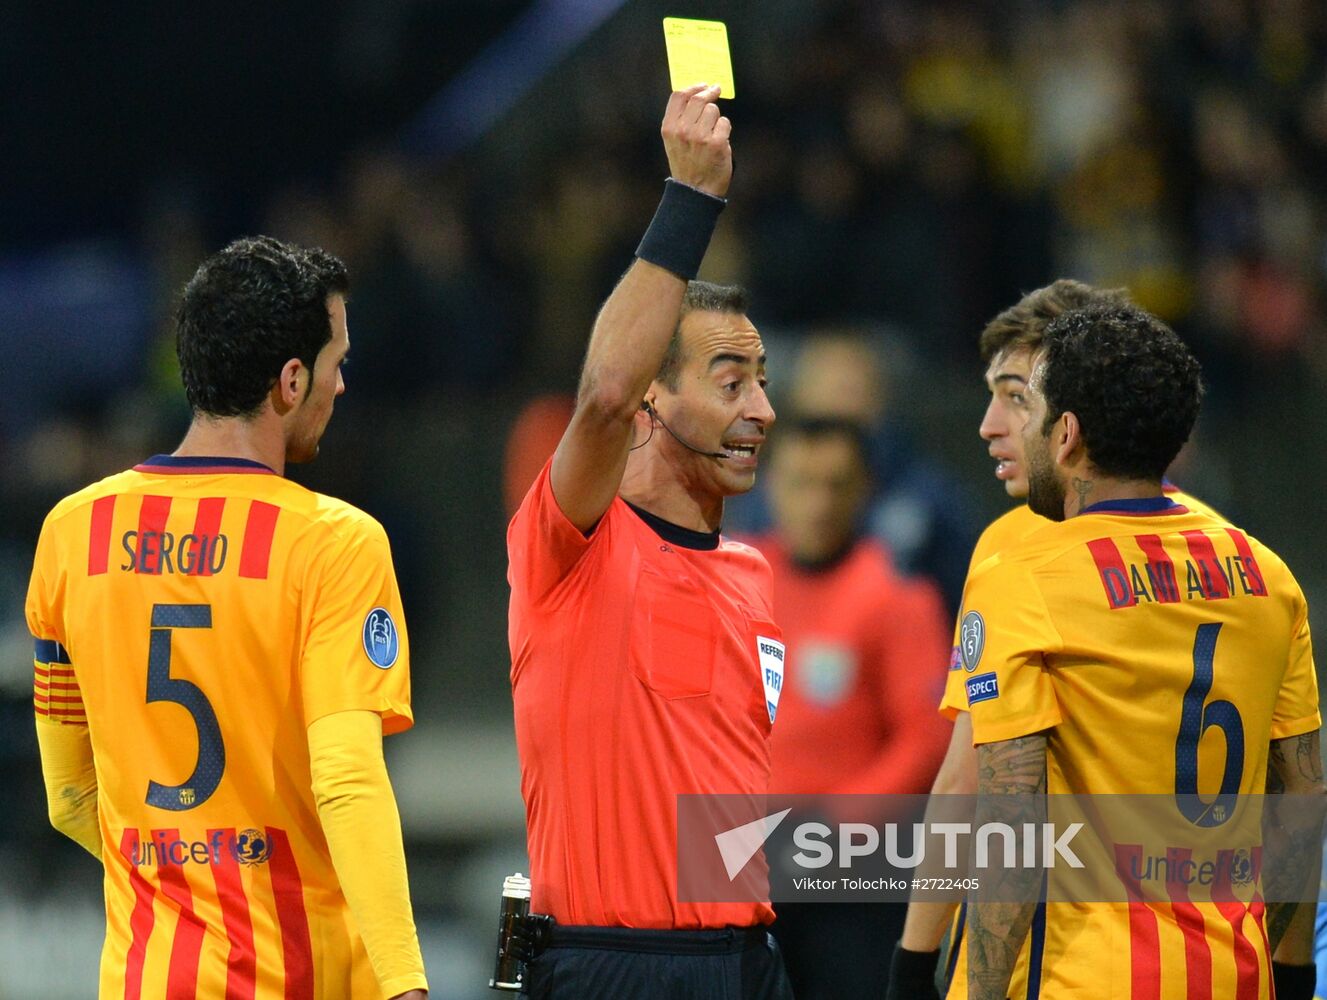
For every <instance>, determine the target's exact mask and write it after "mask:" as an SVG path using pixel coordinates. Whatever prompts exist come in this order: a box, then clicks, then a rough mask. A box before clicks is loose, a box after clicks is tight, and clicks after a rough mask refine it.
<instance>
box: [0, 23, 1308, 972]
mask: <svg viewBox="0 0 1327 1000" xmlns="http://www.w3.org/2000/svg"><path fill="white" fill-rule="evenodd" d="M665 15H679V16H698V17H722V18H723V19H725V20H726V21H727V22H728V25H729V34H730V39H731V42H732V50H733V61H734V67H735V71H736V79H737V85H738V96H737V99H736V100H734V101H732V102H731V103H730V104H728V105H727V106H726V112H727V113H728V114H729V115H730V117H731V118H732V120H733V122H734V130H733V144H734V149H735V157H736V175H735V180H734V183H733V187H732V191H731V205H730V207H729V209H728V211H727V212H726V213H725V215H724V217H723V220H722V222H721V225H720V229H719V232H718V234H717V236H716V238H715V241H714V243H713V245H712V248H711V251H710V254H709V257H708V258H707V262H706V267H705V271H704V272H703V275H702V276H703V277H707V278H710V279H712V280H718V281H724V282H739V283H741V284H743V285H745V286H747V287H748V288H749V289H750V290H751V292H752V295H753V301H754V306H753V311H752V316H753V319H754V320H755V322H756V324H757V326H758V327H759V328H760V329H761V330H762V332H763V333H764V334H765V336H766V339H767V343H768V345H769V347H770V358H771V360H770V369H771V377H772V380H773V390H774V392H775V394H776V395H775V399H776V403H778V402H780V401H781V400H786V399H788V398H789V397H790V396H791V395H792V393H793V390H794V386H793V385H792V379H793V374H792V373H793V372H794V371H795V370H796V365H797V356H798V351H799V347H800V345H801V344H802V343H803V342H804V341H805V340H806V338H807V337H808V336H810V335H813V334H824V333H832V334H844V333H848V334H853V335H856V336H859V337H864V338H866V340H867V342H868V343H869V344H870V345H872V349H873V350H874V351H875V352H876V359H875V360H876V363H877V364H878V365H879V366H880V370H881V372H882V379H881V380H880V381H879V382H878V383H877V384H876V385H875V387H874V389H873V392H874V395H872V397H871V399H870V400H869V402H863V403H862V406H863V415H864V416H867V417H869V418H870V419H872V420H874V421H875V422H876V423H877V428H876V430H877V435H878V438H877V439H878V440H879V441H882V442H884V444H882V446H881V449H880V451H879V454H878V455H877V458H878V463H877V469H876V472H877V475H878V477H879V479H880V482H879V486H880V488H881V490H882V491H883V492H884V493H885V494H886V495H889V496H891V498H892V502H891V503H890V504H885V505H883V506H881V507H880V508H879V509H878V510H877V513H878V514H879V517H880V519H881V523H880V524H879V525H876V527H878V528H879V529H880V532H879V533H880V534H881V535H882V537H885V538H886V539H888V540H889V542H890V544H891V546H892V547H893V548H894V549H895V554H896V558H897V561H898V562H899V563H900V565H901V566H903V567H904V568H905V569H907V570H909V571H912V572H915V573H919V574H927V575H932V576H934V577H935V578H936V580H937V582H938V583H939V585H940V587H941V589H942V590H943V591H944V592H945V594H946V596H948V597H949V600H950V602H951V603H952V602H953V601H954V600H956V594H955V589H956V587H957V586H958V585H959V584H961V578H962V572H963V566H964V565H965V564H966V559H967V553H968V551H969V550H970V545H971V542H972V540H973V539H975V537H976V534H977V533H978V532H979V531H980V529H981V527H982V526H983V525H984V523H985V522H986V520H988V519H989V518H990V517H992V516H994V515H995V514H997V513H998V512H1000V511H1001V510H1002V509H1004V507H1005V506H1006V505H1007V500H1006V499H1005V498H1004V495H1003V491H1002V490H1001V489H1000V487H999V485H998V484H997V483H996V482H995V481H994V479H993V477H992V475H991V473H992V463H991V462H990V460H989V459H988V458H987V456H986V454H985V446H984V445H983V443H982V442H981V441H980V440H979V439H978V437H977V434H976V428H977V424H978V421H979V420H980V416H981V412H982V409H983V407H984V405H985V404H984V399H985V392H984V389H983V387H982V384H981V375H982V369H981V365H980V362H979V360H978V358H977V353H976V337H977V333H978V332H979V331H980V329H981V327H982V325H983V324H984V323H985V321H986V320H987V319H989V318H990V317H991V316H993V315H994V314H995V313H996V312H998V311H999V310H1001V309H1003V308H1004V307H1006V306H1008V305H1010V304H1012V303H1013V302H1014V301H1015V300H1016V299H1017V298H1018V297H1019V295H1020V294H1022V293H1023V292H1025V291H1028V290H1030V289H1032V288H1035V287H1038V286H1041V285H1044V284H1047V283H1048V282H1050V281H1051V280H1052V279H1054V278H1056V277H1075V278H1078V279H1081V280H1083V281H1087V282H1091V283H1093V284H1098V285H1102V286H1107V287H1124V288H1127V289H1128V290H1129V291H1130V293H1131V294H1132V295H1133V296H1134V297H1135V298H1136V300H1137V301H1138V302H1139V303H1140V304H1142V305H1144V306H1145V307H1147V308H1149V309H1151V310H1153V311H1155V312H1156V313H1157V314H1159V315H1160V316H1162V317H1163V318H1165V319H1166V320H1168V321H1169V322H1170V323H1172V324H1173V325H1174V326H1175V327H1176V329H1177V330H1179V331H1180V333H1181V334H1182V335H1183V336H1185V337H1186V338H1187V339H1188V340H1189V342H1190V343H1191V344H1192V345H1193V346H1194V348H1195V350H1196V351H1197V352H1198V354H1199V355H1200V357H1201V359H1202V361H1203V363H1204V366H1205V370H1206V373H1207V378H1208V381H1209V383H1210V394H1209V396H1208V400H1207V404H1206V407H1205V411H1204V414H1203V417H1202V419H1201V422H1200V426H1199V430H1198V434H1197V438H1196V440H1195V442H1194V444H1193V445H1192V446H1191V447H1190V448H1189V449H1188V450H1187V451H1186V452H1185V454H1184V455H1183V456H1182V459H1181V462H1180V464H1179V467H1178V468H1177V469H1176V470H1175V474H1174V478H1176V479H1177V480H1178V481H1180V482H1181V483H1182V484H1183V485H1184V486H1185V488H1187V489H1189V490H1190V491H1192V492H1194V493H1196V494H1198V495H1200V496H1202V497H1203V498H1204V499H1206V500H1208V501H1209V502H1211V503H1212V504H1214V505H1216V506H1217V507H1219V508H1221V509H1223V510H1224V511H1226V512H1227V513H1228V514H1230V515H1231V516H1232V517H1233V518H1235V519H1237V520H1239V521H1241V522H1242V523H1243V524H1244V525H1245V526H1246V527H1247V528H1248V529H1249V530H1250V531H1252V532H1253V533H1254V534H1256V535H1258V536H1259V537H1261V538H1262V539H1263V540H1265V541H1267V542H1268V543H1270V544H1271V545H1272V546H1273V547H1274V548H1276V549H1278V550H1279V551H1280V552H1281V553H1282V554H1283V555H1284V556H1285V558H1286V559H1287V561H1288V562H1289V563H1290V565H1291V567H1292V568H1293V569H1294V571H1295V572H1296V574H1297V575H1298V577H1299V579H1300V581H1301V583H1302V584H1303V586H1304V588H1305V590H1306V591H1307V592H1308V594H1309V598H1310V602H1311V604H1312V603H1313V602H1314V601H1315V599H1316V600H1318V601H1321V600H1323V599H1327V568H1325V567H1327V533H1325V532H1323V531H1322V530H1321V527H1320V525H1321V520H1322V517H1323V514H1324V506H1323V499H1322V497H1323V492H1324V491H1323V487H1324V486H1325V485H1327V473H1324V468H1323V458H1322V456H1323V454H1324V451H1325V450H1327V413H1325V412H1324V407H1323V405H1322V402H1321V397H1322V393H1323V390H1324V388H1325V387H1327V330H1325V329H1324V315H1325V314H1324V309H1323V294H1324V290H1327V216H1325V213H1327V186H1324V184H1323V178H1324V177H1325V176H1327V7H1324V6H1323V5H1322V4H1320V3H1315V2H1311V0H1260V2H1256V3H1255V2H1245V0H1187V2H1179V0H1133V2H1117V3H1116V2H1101V0H1009V2H1004V3H999V4H994V3H975V2H973V3H956V2H950V3H945V2H931V0H927V2H920V0H890V2H888V3H879V2H866V0H759V2H756V0H750V2H725V3H712V4H709V5H704V4H700V3H697V2H693V0H679V2H677V3H668V4H663V3H659V2H654V0H648V2H647V0H639V2H637V0H626V2H624V0H534V2H527V0H446V2H440V0H432V2H426V0H374V2H372V3H369V2H366V0H321V2H318V3H313V2H312V0H289V2H286V3H282V4H276V5H272V4H261V3H254V2H241V3H238V4H228V5H224V6H222V7H210V8H200V7H197V5H183V6H181V5H173V4H167V3H165V2H164V0H149V2H146V3H141V4H135V5H133V8H132V10H129V9H124V8H119V7H114V6H111V5H101V6H100V7H98V6H95V5H86V4H83V5H75V4H66V3H59V2H57V3H47V4H37V3H35V2H32V0H22V2H19V3H17V4H7V5H5V7H4V9H3V12H0V69H2V70H3V76H4V79H5V82H6V92H7V95H8V96H7V98H6V100H5V101H4V102H0V134H3V135H4V136H5V137H6V140H7V141H6V143H5V146H6V149H5V153H4V156H3V157H0V178H3V183H0V511H2V512H3V516H0V654H2V655H0V997H24V998H27V997H51V998H57V997H84V996H91V995H92V992H93V988H92V985H91V984H92V983H93V982H94V974H93V970H94V969H95V964H96V951H97V948H98V946H99V938H100V931H101V910H100V907H101V898H100V892H99V884H98V878H97V870H96V866H95V863H94V862H92V861H91V859H89V858H87V857H86V856H85V855H81V854H80V852H79V850H78V849H77V848H76V847H74V846H73V845H72V844H71V843H66V842H62V840H61V838H59V836H58V835H57V834H55V833H54V832H53V831H52V830H50V829H49V828H48V827H47V825H46V819H45V809H44V799H43V793H42V786H41V781H40V774H39V769H38V764H37V759H36V746H35V739H34V737H33V735H32V724H31V721H30V717H31V711H32V710H31V671H30V669H29V664H30V662H31V661H30V651H31V646H30V640H29V638H28V636H27V632H26V628H25V626H24V622H23V614H22V607H23V596H24V592H25V588H26V584H27V577H28V572H29V569H30V561H31V555H32V547H33V543H34V540H35V538H36V535H37V531H38V529H39V527H40V524H41V519H42V517H43V515H44V514H45V512H46V510H47V509H49V507H50V506H51V505H52V504H53V503H54V502H55V501H56V500H57V499H59V498H60V497H61V496H63V495H64V494H66V493H68V492H71V491H73V490H75V489H77V488H79V487H81V486H83V485H85V484H86V483H87V482H90V481H92V480H94V479H96V478H99V477H101V476H103V475H106V474H109V473H112V472H115V471H119V470H120V469H122V468H125V467H127V466H129V465H132V464H134V463H135V462H136V461H138V460H140V459H141V458H143V457H144V456H146V455H149V454H153V453H156V452H168V451H170V450H172V448H173V447H174V446H175V444H176V442H177V440H178V438H179V437H180V435H181V434H182V432H183V429H184V427H185V426H186V424H187V420H188V412H187V408H186V406H185V404H184V401H183V394H182V391H181V390H180V388H179V385H178V378H177V373H176V369H175V363H174V355H173V342H172V336H171V329H170V316H171V311H172V306H173V299H174V295H175V294H176V292H177V290H178V289H179V287H180V286H181V285H182V283H183V282H184V280H186V279H187V277H188V276H189V275H190V274H191V273H192V270H193V269H194V267H195V266H196V265H197V263H198V262H199V261H200V260H201V259H202V257H204V256H205V255H206V254H207V253H209V252H211V251H213V250H215V249H217V248H219V247H221V246H222V245H224V244H225V243H226V242H228V241H229V240H230V239H232V238H234V237H236V236H239V235H242V234H245V233H251V232H255V231H260V232H265V233H270V234H272V235H275V236H278V237H281V238H284V239H288V240H294V241H297V242H301V243H308V244H318V245H321V246H323V247H325V248H327V249H329V250H331V251H333V252H335V253H337V254H339V255H341V256H342V257H344V258H345V259H346V261H347V262H348V264H349V266H350V270H351V276H352V282H353V289H352V299H351V304H350V310H349V318H350V330H351V338H352V343H353V351H352V360H351V363H350V365H349V367H348V368H347V370H346V381H347V385H348V391H347V393H346V395H345V396H344V397H343V398H342V399H341V400H340V401H339V402H338V404H337V413H336V416H335V418H334V419H333V421H332V424H331V427H330V430H329V432H328V434H327V437H326V438H325V440H324V444H323V449H322V455H321V457H320V458H319V459H318V461H317V462H316V463H315V464H313V465H310V466H307V467H302V468H296V469H294V470H293V471H292V475H293V476H294V477H295V478H296V479H298V480H300V481H301V482H304V483H306V484H307V485H309V486H310V487H313V488H316V489H320V490H324V491H327V492H331V493H335V494H337V495H339V496H342V497H345V498H346V499H348V500H350V501H352V502H353V503H356V504H358V505H360V506H362V507H364V508H365V509H367V510H368V511H370V512H371V513H373V514H374V515H375V516H376V517H378V518H379V519H380V520H381V521H382V522H383V523H384V524H385V525H386V527H387V530H388V532H389V534H390V535H391V538H392V540H393V545H394V551H395V556H396V560H397V567H398V572H399V575H400V579H401V585H402V590H403V593H404V598H405V602H406V610H407V614H408V616H409V624H410V630H411V635H412V646H413V649H414V664H413V677H414V687H415V710H416V718H417V720H418V722H417V725H416V727H415V729H414V730H413V731H412V732H411V733H410V734H409V735H407V736H404V737H401V738H399V739H396V740H393V741H391V745H390V747H389V753H390V759H391V763H392V767H393V776H394V781H395V784H396V787H397V790H398V795H399V797H400V799H401V803H402V813H403V816H404V820H405V824H406V834H407V842H408V848H409V851H410V861H411V875H412V879H413V882H414V891H415V901H416V907H417V913H418V916H419V919H420V924H421V929H422V931H423V935H424V944H425V950H426V957H427V959H428V961H429V963H430V971H431V973H432V980H433V986H434V993H433V995H434V996H437V997H440V998H452V997H456V998H463V997H464V998H468V997H481V996H484V995H487V991H486V990H485V989H483V986H484V984H485V982H486V980H487V966H488V963H489V962H490V961H491V956H492V946H493V941H492V936H493V935H492V932H493V929H494V928H493V924H494V918H495V916H496V908H497V901H498V892H499V888H500V885H501V877H502V876H503V875H504V874H507V873H509V872H510V871H514V870H517V869H521V868H522V867H523V866H524V865H525V860H524V854H523V837H524V832H523V811H522V806H521V801H520V796H519V788H518V773H517V768H516V760H515V752H514V748H513V746H512V737H511V710H510V696H509V688H508V683H507V669H508V659H507V649H506V618H505V616H506V598H507V590H506V582H505V575H504V574H505V553H504V526H505V521H506V516H507V502H506V501H505V500H504V492H503V490H504V477H507V478H510V476H511V475H513V474H515V475H517V478H518V479H519V475H520V473H519V470H518V471H517V472H516V473H513V472H512V470H511V469H510V468H508V467H507V463H508V462H509V455H510V454H511V453H512V449H513V448H514V449H515V450H516V451H520V449H521V447H522V446H523V445H524V446H525V447H526V450H527V451H528V450H529V449H530V448H535V450H536V451H537V450H538V448H539V447H541V446H540V445H531V444H530V443H529V442H530V441H531V440H536V439H537V440H543V439H546V438H548V437H549V435H550V433H551V434H552V436H553V437H554V438H555V436H556V432H557V430H559V429H560V428H558V427H557V426H556V420H557V415H558V413H559V408H558V405H557V403H556V401H557V400H559V399H562V398H565V395H566V394H567V393H569V392H570V391H572V389H573V388H574V385H575V377H576V373H577V369H578V366H579V362H580V358H581V355H582V351H583V347H584V343H585V339H586V335H587V333H588V331H589V329H590V326H591V323H592V321H593V318H594V314H595V311H596V308H597V306H598V304H599V303H600V302H601V301H602V299H603V298H604V297H605V295H606V294H607V293H608V292H609V290H610V289H611V288H612V286H613V283H614V281H615V280H616V278H617V276H618V275H619V274H620V273H621V271H622V270H623V269H624V268H625V267H626V265H627V264H628V262H629V261H630V258H631V253H632V251H633V249H634V247H635V245H636V242H637V241H638V239H639V237H640V234H641V232H642V231H643V229H644V226H645V225H646V223H647V222H648V220H649V217H650V215H651V212H652V210H653V206H654V203H655V201H656V199H657V196H658V194H659V192H660V190H661V186H662V181H663V178H664V177H665V175H666V173H667V165H666V161H665V159H664V156H663V153H662V148H661V145H660V142H659V138H658V121H659V117H660V115H661V113H662V109H663V106H664V103H665V100H666V96H667V90H668V75H667V69H666V65H665V58H664V49H663V44H662V43H663V39H662V32H661V29H660V25H659V19H660V18H661V17H662V16H665ZM532 400H540V402H539V403H537V404H536V406H535V408H534V409H528V408H527V407H528V406H529V405H530V403H531V401H532ZM513 428H515V429H516V430H515V433H516V435H517V440H515V441H512V440H511V437H512V434H513ZM527 458H528V456H527ZM510 489H511V486H510V484H508V490H509V491H510ZM759 507H760V501H759V499H757V500H755V501H754V502H747V503H745V504H735V505H734V508H733V511H732V514H733V518H734V520H735V522H738V523H742V522H744V521H745V522H747V523H751V524H756V523H758V521H759V517H760V513H759ZM1316 617H1318V618H1320V617H1321V615H1320V614H1319V615H1317V616H1316ZM936 670H937V671H942V670H943V665H942V664H936Z"/></svg>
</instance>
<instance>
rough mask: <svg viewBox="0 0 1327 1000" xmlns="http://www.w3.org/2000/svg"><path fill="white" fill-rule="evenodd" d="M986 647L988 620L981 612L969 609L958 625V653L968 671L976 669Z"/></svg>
mask: <svg viewBox="0 0 1327 1000" xmlns="http://www.w3.org/2000/svg"><path fill="white" fill-rule="evenodd" d="M985 648H986V622H985V621H983V620H982V617H981V613H980V612H977V611H969V612H968V613H967V614H966V615H964V616H963V623H962V624H961V625H959V627H958V655H959V658H960V659H961V660H962V661H963V669H964V670H966V671H967V672H968V673H972V671H974V670H976V669H977V664H978V663H980V662H981V653H982V650H984V649H985Z"/></svg>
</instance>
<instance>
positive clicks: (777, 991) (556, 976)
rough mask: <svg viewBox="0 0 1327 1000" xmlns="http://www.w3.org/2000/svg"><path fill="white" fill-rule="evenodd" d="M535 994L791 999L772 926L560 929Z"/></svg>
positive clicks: (531, 985) (658, 999)
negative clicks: (700, 928)
mask: <svg viewBox="0 0 1327 1000" xmlns="http://www.w3.org/2000/svg"><path fill="white" fill-rule="evenodd" d="M522 995H524V996H528V997H530V998H531V1000H792V995H793V993H792V987H791V986H790V985H789V984H788V975H787V973H785V972H784V971H783V959H782V958H781V957H780V955H779V946H778V945H777V944H776V943H775V941H774V938H773V937H772V936H771V935H770V933H769V931H768V929H767V928H765V927H728V928H725V929H723V930H706V931H669V930H636V929H632V928H623V927H570V926H557V927H555V928H553V934H552V939H551V941H550V942H549V946H548V948H547V949H546V950H545V951H544V952H542V953H541V954H540V955H539V956H538V957H537V958H535V960H534V961H532V962H530V964H529V965H528V967H527V970H526V975H525V989H524V991H523V994H522Z"/></svg>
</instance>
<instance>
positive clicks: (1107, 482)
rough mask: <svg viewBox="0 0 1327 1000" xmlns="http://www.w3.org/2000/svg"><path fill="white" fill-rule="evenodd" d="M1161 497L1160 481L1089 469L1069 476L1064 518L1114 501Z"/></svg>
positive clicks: (1065, 493) (1065, 494) (1065, 495)
mask: <svg viewBox="0 0 1327 1000" xmlns="http://www.w3.org/2000/svg"><path fill="white" fill-rule="evenodd" d="M1161 495H1162V492H1161V480H1159V479H1157V480H1152V479H1115V478H1112V477H1110V476H1103V475H1101V474H1100V473H1099V472H1097V471H1096V470H1095V469H1085V470H1083V471H1082V472H1081V473H1080V474H1078V475H1073V476H1070V477H1069V483H1068V486H1067V488H1066V489H1065V491H1064V516H1065V518H1066V519H1068V518H1071V517H1076V516H1077V515H1079V514H1081V513H1082V512H1083V511H1084V510H1085V509H1087V508H1088V507H1092V506H1095V505H1096V504H1099V503H1109V502H1110V501H1112V500H1146V499H1149V498H1151V497H1159V496H1161Z"/></svg>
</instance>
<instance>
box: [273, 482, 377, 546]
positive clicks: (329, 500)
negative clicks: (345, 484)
mask: <svg viewBox="0 0 1327 1000" xmlns="http://www.w3.org/2000/svg"><path fill="white" fill-rule="evenodd" d="M298 488H299V489H300V490H301V491H302V495H298V497H297V498H298V502H297V503H295V504H292V505H291V508H290V509H291V510H292V513H295V514H296V515H298V516H300V517H301V518H303V520H304V521H305V524H306V526H307V528H308V530H309V531H311V532H313V533H315V534H321V535H325V536H327V537H328V538H329V539H334V540H341V541H346V542H349V541H354V540H358V539H372V540H375V541H386V539H387V531H386V529H385V528H383V526H382V524H381V522H379V521H378V519H377V518H375V517H374V516H373V515H372V514H370V513H368V511H365V510H361V509H360V508H359V507H356V506H355V505H354V504H352V503H350V502H349V501H346V500H342V499H341V498H340V497H334V496H329V495H328V494H326V493H316V492H314V491H313V490H305V489H304V488H303V487H298Z"/></svg>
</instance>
